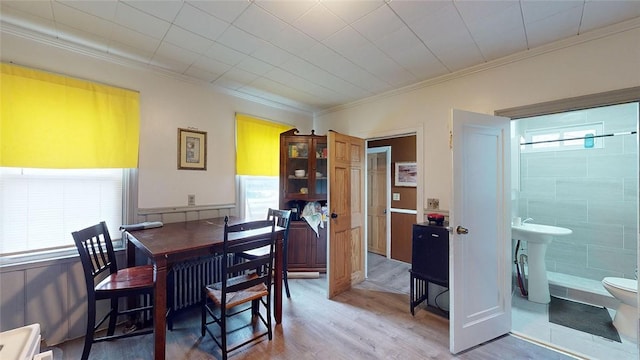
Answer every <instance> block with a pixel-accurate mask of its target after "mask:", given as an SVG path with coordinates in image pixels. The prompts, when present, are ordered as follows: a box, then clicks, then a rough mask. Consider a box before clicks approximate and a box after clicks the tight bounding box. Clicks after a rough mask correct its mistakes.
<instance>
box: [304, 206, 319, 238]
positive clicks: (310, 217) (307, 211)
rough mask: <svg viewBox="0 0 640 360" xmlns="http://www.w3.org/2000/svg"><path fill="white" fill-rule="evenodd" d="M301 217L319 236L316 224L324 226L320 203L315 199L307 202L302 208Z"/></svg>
mask: <svg viewBox="0 0 640 360" xmlns="http://www.w3.org/2000/svg"><path fill="white" fill-rule="evenodd" d="M302 218H303V219H304V220H305V221H306V222H307V224H309V226H311V228H312V229H313V231H315V232H316V236H317V237H320V234H318V226H320V227H321V228H324V222H323V221H322V210H321V207H320V203H318V202H316V201H314V202H308V203H307V205H305V206H304V209H303V210H302Z"/></svg>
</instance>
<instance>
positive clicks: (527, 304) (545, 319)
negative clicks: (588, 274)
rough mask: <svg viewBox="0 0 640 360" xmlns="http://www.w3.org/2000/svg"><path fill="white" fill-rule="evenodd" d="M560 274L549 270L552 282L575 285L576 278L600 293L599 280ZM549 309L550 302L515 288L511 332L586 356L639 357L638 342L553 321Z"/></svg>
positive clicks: (593, 357) (605, 357)
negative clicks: (530, 298) (532, 298)
mask: <svg viewBox="0 0 640 360" xmlns="http://www.w3.org/2000/svg"><path fill="white" fill-rule="evenodd" d="M557 276H558V275H555V274H551V273H550V274H549V282H550V283H555V284H558V282H564V281H572V282H573V283H574V284H575V283H576V281H577V282H579V283H580V285H581V287H582V288H583V289H586V288H589V287H592V288H593V291H594V292H595V293H601V289H600V288H601V287H602V285H601V284H600V282H598V281H595V280H594V281H590V280H585V279H579V280H576V279H565V278H564V277H565V276H564V275H561V278H558V277H557ZM605 291H606V290H605ZM547 309H548V305H546V304H537V303H534V302H531V301H528V300H527V299H526V298H523V297H522V296H521V295H520V292H519V291H515V292H514V294H513V298H512V312H511V314H512V331H513V332H514V333H516V334H519V335H522V336H524V337H527V338H531V339H533V340H536V341H540V342H543V343H546V344H549V345H550V346H552V347H558V348H560V349H564V350H567V351H568V352H570V353H572V354H576V355H578V356H580V357H584V358H586V359H602V360H609V359H616V360H626V359H629V360H631V359H633V360H636V359H638V345H637V344H636V343H634V342H631V341H629V340H628V339H624V338H622V336H621V339H622V343H618V342H616V341H611V340H609V339H605V338H602V337H599V336H595V335H591V334H588V333H584V332H581V331H577V330H574V329H570V328H567V327H564V326H560V325H557V324H553V323H550V322H549V315H548V312H547ZM609 313H610V315H611V318H612V319H613V317H614V316H615V311H614V310H609Z"/></svg>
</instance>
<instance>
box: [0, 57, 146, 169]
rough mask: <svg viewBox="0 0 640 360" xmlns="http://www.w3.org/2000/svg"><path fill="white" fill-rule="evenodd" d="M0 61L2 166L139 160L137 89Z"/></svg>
mask: <svg viewBox="0 0 640 360" xmlns="http://www.w3.org/2000/svg"><path fill="white" fill-rule="evenodd" d="M1 66H2V69H1V72H0V83H1V86H0V87H1V92H0V107H1V109H2V110H1V112H0V166H4V167H31V168H58V169H62V168H135V167H137V166H138V145H139V137H140V94H139V93H138V92H136V91H131V90H125V89H121V88H116V87H111V86H106V85H102V84H96V83H92V82H89V81H84V80H79V79H74V78H69V77H66V76H61V75H56V74H51V73H46V72H43V71H38V70H34V69H29V68H24V67H20V66H15V65H11V64H6V63H2V64H1Z"/></svg>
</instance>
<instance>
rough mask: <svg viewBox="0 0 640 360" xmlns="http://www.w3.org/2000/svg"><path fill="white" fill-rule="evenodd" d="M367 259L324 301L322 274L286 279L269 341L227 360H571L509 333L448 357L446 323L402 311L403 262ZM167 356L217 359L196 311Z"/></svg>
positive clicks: (66, 348) (120, 348) (111, 355)
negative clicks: (348, 283)
mask: <svg viewBox="0 0 640 360" xmlns="http://www.w3.org/2000/svg"><path fill="white" fill-rule="evenodd" d="M369 261H370V264H369V265H370V279H371V280H367V281H365V282H364V283H362V284H359V285H356V286H354V287H353V289H352V290H350V291H348V292H346V293H344V294H341V295H339V296H337V297H335V298H334V299H331V300H329V299H327V296H326V294H327V290H326V276H325V275H321V276H320V278H318V279H290V280H289V285H290V288H291V298H290V299H287V298H286V297H285V299H284V302H283V323H282V324H281V325H279V326H276V327H275V331H274V338H273V340H272V341H268V340H267V339H266V338H263V340H261V341H260V342H258V343H254V344H252V345H247V346H246V347H244V348H242V349H241V350H238V351H236V352H235V353H232V355H231V356H230V359H345V360H347V359H348V360H352V359H466V360H472V359H491V360H495V359H505V360H507V359H508V360H512V359H545V360H547V359H551V360H553V359H572V358H571V357H569V356H566V355H564V354H561V353H558V352H555V351H553V350H551V349H548V348H544V347H541V346H537V345H535V344H532V343H530V342H527V341H525V340H522V339H519V338H517V337H514V336H510V335H507V336H503V337H501V338H499V339H496V340H494V341H492V342H489V343H486V344H483V345H481V346H478V347H476V348H473V349H470V350H468V351H466V352H464V353H462V354H458V355H452V354H451V353H450V352H449V321H448V320H447V319H446V318H443V317H440V316H438V315H435V314H432V313H431V312H428V311H426V310H424V309H416V315H415V317H414V316H411V313H410V312H409V295H408V286H409V285H408V281H409V280H408V279H409V277H408V275H406V274H404V273H406V270H407V269H408V267H407V264H403V263H400V262H395V264H394V263H391V264H389V263H388V261H386V259H384V258H382V259H380V258H374V259H371V256H370V260H369ZM394 265H396V266H394ZM403 266H404V269H401V268H402V267H403ZM377 270H380V271H381V272H380V273H377ZM405 275H406V283H407V284H406V291H404V290H401V289H400V288H402V287H404V286H405V285H398V284H396V285H391V284H393V283H395V282H394V281H391V280H389V279H396V280H397V279H398V278H400V277H402V276H405ZM385 279H387V280H385ZM385 284H389V285H388V286H387V285H385ZM152 342H153V340H152V336H151V335H145V336H141V337H135V338H129V339H122V340H118V341H113V342H103V343H97V344H94V345H93V348H92V351H91V356H90V359H103V360H123V359H126V360H133V359H141V360H147V359H152V351H153V343H152ZM82 344H83V339H76V340H72V341H68V342H65V343H63V344H58V345H56V346H54V347H52V349H53V350H54V358H55V360H67V359H68V360H76V359H79V358H80V353H81V351H82ZM166 354H167V359H171V360H181V359H220V358H221V355H220V351H219V349H218V348H217V347H216V345H215V343H214V342H213V340H211V339H210V338H208V337H200V312H199V309H194V310H193V311H186V312H183V313H182V314H179V315H178V316H177V318H176V319H175V327H174V330H173V331H172V332H168V333H167V352H166Z"/></svg>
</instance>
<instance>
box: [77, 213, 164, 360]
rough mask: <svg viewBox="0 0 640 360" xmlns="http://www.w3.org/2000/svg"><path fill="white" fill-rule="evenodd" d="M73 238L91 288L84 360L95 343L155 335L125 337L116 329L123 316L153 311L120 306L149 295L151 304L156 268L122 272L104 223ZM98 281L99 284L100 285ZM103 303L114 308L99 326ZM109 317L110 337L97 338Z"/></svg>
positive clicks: (144, 331)
mask: <svg viewBox="0 0 640 360" xmlns="http://www.w3.org/2000/svg"><path fill="white" fill-rule="evenodd" d="M72 235H73V240H74V241H75V243H76V247H77V248H78V253H79V254H80V260H81V261H82V268H83V270H84V277H85V283H86V286H87V302H88V311H87V331H86V335H85V338H84V349H83V351H82V360H86V359H87V358H88V357H89V352H90V351H91V345H92V344H93V343H95V342H100V341H108V340H115V339H120V338H126V337H131V336H137V335H143V334H149V333H152V332H153V328H148V329H141V330H134V331H131V332H125V333H121V334H115V329H116V325H117V320H118V316H119V315H129V316H131V315H133V314H136V313H140V312H145V311H151V310H152V309H153V306H152V305H142V306H140V307H137V308H133V309H125V310H120V309H119V306H118V303H119V299H120V298H126V297H130V296H140V295H145V296H144V297H145V299H144V301H143V302H142V303H143V304H146V303H150V302H151V299H152V298H153V291H154V288H155V282H154V279H153V266H152V265H145V266H135V267H130V268H124V269H120V270H118V266H117V264H116V257H115V252H114V250H113V244H112V243H111V237H110V236H109V230H108V229H107V225H106V224H105V222H104V221H103V222H101V223H99V224H97V225H93V226H90V227H88V228H85V229H82V230H79V231H74V232H73V233H72ZM105 276H106V277H105ZM100 279H102V280H100ZM96 282H98V283H97V284H96ZM99 300H110V302H111V307H110V309H109V312H107V314H106V315H104V317H102V319H101V320H100V321H98V322H97V324H96V302H97V301H99ZM107 318H109V326H108V328H107V334H106V335H105V336H102V337H96V331H97V330H98V328H99V327H100V326H101V325H102V324H103V323H104V322H105V321H106V320H107Z"/></svg>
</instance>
